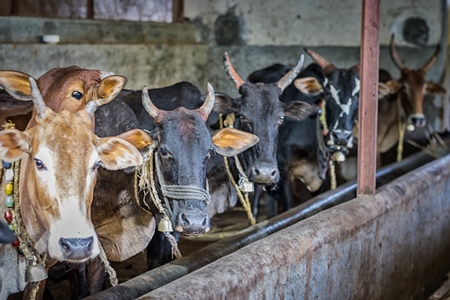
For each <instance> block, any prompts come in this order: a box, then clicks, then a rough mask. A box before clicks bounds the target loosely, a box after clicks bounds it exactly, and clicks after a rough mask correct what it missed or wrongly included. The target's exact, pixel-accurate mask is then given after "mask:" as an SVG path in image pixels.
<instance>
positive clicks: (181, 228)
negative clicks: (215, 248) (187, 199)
mask: <svg viewBox="0 0 450 300" xmlns="http://www.w3.org/2000/svg"><path fill="white" fill-rule="evenodd" d="M176 222H177V223H176V226H175V231H177V232H181V233H182V234H184V235H200V234H203V233H207V232H208V231H209V230H210V229H211V227H210V219H209V216H208V213H207V212H205V211H203V210H200V209H197V208H194V209H187V208H184V209H182V210H181V211H180V213H179V214H178V217H177V219H176Z"/></svg>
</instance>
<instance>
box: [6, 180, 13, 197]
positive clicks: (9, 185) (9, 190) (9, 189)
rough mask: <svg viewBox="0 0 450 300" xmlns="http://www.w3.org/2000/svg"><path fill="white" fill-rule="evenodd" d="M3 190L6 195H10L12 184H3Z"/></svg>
mask: <svg viewBox="0 0 450 300" xmlns="http://www.w3.org/2000/svg"><path fill="white" fill-rule="evenodd" d="M4 189H5V193H6V195H11V194H12V192H13V184H12V182H8V183H7V184H5V186H4Z"/></svg>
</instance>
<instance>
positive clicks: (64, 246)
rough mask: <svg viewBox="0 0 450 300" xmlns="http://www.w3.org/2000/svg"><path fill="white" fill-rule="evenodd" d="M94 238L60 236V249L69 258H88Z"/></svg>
mask: <svg viewBox="0 0 450 300" xmlns="http://www.w3.org/2000/svg"><path fill="white" fill-rule="evenodd" d="M93 242H94V238H93V237H92V236H91V237H88V238H60V239H59V246H60V247H61V251H62V253H63V254H64V256H65V257H66V259H69V260H83V259H86V258H89V257H90V256H91V253H92V249H93V247H94V243H93Z"/></svg>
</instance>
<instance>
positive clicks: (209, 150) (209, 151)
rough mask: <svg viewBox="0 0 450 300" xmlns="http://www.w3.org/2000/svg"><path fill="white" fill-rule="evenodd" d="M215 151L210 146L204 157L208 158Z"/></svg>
mask: <svg viewBox="0 0 450 300" xmlns="http://www.w3.org/2000/svg"><path fill="white" fill-rule="evenodd" d="M215 153H216V149H214V147H211V148H209V149H208V154H206V159H209V158H210V157H211V156H213V155H214V154H215Z"/></svg>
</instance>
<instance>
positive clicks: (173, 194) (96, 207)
mask: <svg viewBox="0 0 450 300" xmlns="http://www.w3.org/2000/svg"><path fill="white" fill-rule="evenodd" d="M189 85H191V84H189V83H182V84H178V85H176V86H171V87H167V88H165V90H166V92H165V93H164V92H163V93H161V94H160V97H159V98H156V99H155V100H154V102H155V104H153V102H152V100H150V97H149V94H148V92H147V90H146V89H144V91H143V92H142V93H136V95H139V97H140V98H141V99H142V100H141V106H140V109H139V107H138V105H137V103H135V102H133V101H131V102H130V99H131V98H133V97H131V98H130V99H127V101H128V102H130V103H134V104H135V106H134V107H133V108H134V109H135V110H136V111H139V112H140V111H144V110H145V111H146V112H147V113H146V114H140V115H138V116H136V115H135V114H134V113H133V111H132V109H131V108H130V106H128V105H127V104H126V103H125V102H124V101H122V100H119V99H115V100H114V101H113V102H112V103H111V104H110V105H107V106H105V107H104V108H103V109H102V110H98V111H97V113H96V116H95V117H96V118H95V119H96V124H95V132H96V133H97V134H99V135H101V136H109V135H112V134H116V133H120V132H124V131H128V130H131V129H136V128H142V129H144V130H146V131H147V132H148V136H147V140H146V143H143V144H142V147H140V150H141V151H142V153H143V155H144V157H147V162H146V163H145V164H147V163H148V162H149V161H152V162H153V165H154V170H155V171H154V175H153V177H154V180H155V189H156V191H157V194H158V197H159V198H160V199H163V200H162V201H161V202H162V203H161V205H162V206H158V205H155V203H154V202H153V201H152V200H151V197H150V196H149V193H151V187H150V186H147V188H148V191H141V192H139V193H138V194H136V191H135V188H136V185H137V182H136V180H137V178H136V177H135V176H134V174H133V172H132V171H133V170H124V171H117V172H110V171H106V170H102V169H100V170H99V176H98V181H97V185H96V187H95V191H94V201H93V205H92V208H91V210H92V219H93V223H94V226H95V228H96V231H97V234H98V236H99V240H100V241H101V244H102V246H103V248H104V249H105V252H106V254H107V256H108V258H109V259H110V260H113V261H122V260H125V259H127V258H128V257H130V256H132V255H135V254H137V253H139V252H141V251H142V250H143V249H145V247H146V246H147V245H148V244H149V242H150V239H151V238H152V236H153V234H154V231H155V225H154V221H153V223H152V220H153V217H152V215H153V216H154V217H155V218H156V219H157V220H158V221H160V220H161V219H162V220H163V222H162V224H166V225H167V223H164V221H165V217H166V216H167V217H168V218H169V223H170V225H169V227H166V228H165V229H164V231H165V232H164V233H162V234H165V235H167V234H169V232H170V231H171V230H172V229H170V227H172V228H173V230H174V232H175V233H177V234H180V233H181V234H185V235H198V234H202V233H205V232H208V231H209V229H210V226H211V225H210V216H209V214H208V212H209V211H208V208H207V206H208V205H207V204H208V203H209V202H210V200H211V202H212V203H214V201H215V199H211V197H210V194H209V189H210V186H211V184H209V183H208V181H207V179H206V175H207V168H206V164H207V162H208V161H209V160H210V159H211V157H214V156H215V155H214V153H215V152H217V153H218V154H220V155H224V156H234V155H237V154H238V153H239V152H241V151H244V150H245V149H247V148H248V147H251V146H253V145H254V144H255V143H257V141H258V138H257V137H256V136H254V135H252V134H249V133H246V132H242V131H239V130H236V129H230V128H224V129H221V130H218V131H215V132H213V133H211V132H210V131H209V129H208V128H207V126H206V120H207V118H208V115H209V114H210V112H211V110H212V108H213V105H214V91H213V89H212V87H211V86H210V85H209V87H208V94H207V96H206V100H205V101H204V102H203V100H202V98H200V99H199V101H202V102H201V103H197V104H200V105H198V106H197V107H199V108H197V109H195V110H189V109H187V108H185V107H182V106H181V105H180V104H181V103H183V102H184V101H188V100H189V99H193V98H195V97H194V96H193V95H192V94H191V93H189V92H186V90H183V88H184V87H186V86H188V87H189ZM190 88H193V90H195V87H193V86H192V85H191V87H190ZM180 90H181V91H184V92H185V94H184V97H183V93H179V92H180ZM158 91H161V89H158ZM151 92H153V91H151ZM130 93H132V92H131V91H130ZM175 94H176V95H179V96H180V97H179V98H178V99H177V100H174V101H172V102H171V101H170V100H172V96H173V95H175ZM194 94H195V93H194ZM183 99H185V100H183ZM167 103H172V104H171V105H169V106H167V105H166V104H167ZM155 105H157V106H159V107H168V108H169V109H170V107H172V109H171V110H163V109H159V108H157V107H156V106H155ZM165 105H166V106H165ZM137 117H139V119H140V120H138V118H137ZM142 124H144V126H142ZM121 137H122V138H124V139H127V136H124V135H122V136H121ZM151 154H153V156H151ZM217 156H219V155H217ZM153 157H154V161H153ZM149 175H150V173H149ZM142 176H143V175H142ZM135 196H137V197H138V199H136V197H135ZM213 206H217V205H216V204H213ZM149 212H151V213H152V215H151V214H149ZM157 223H158V224H159V222H157ZM158 229H161V227H160V226H158ZM158 237H159V238H160V237H161V235H159V234H157V239H158ZM153 246H159V247H161V245H159V244H158V243H154V244H150V245H149V249H148V250H150V251H148V253H150V254H151V253H155V252H158V249H152V247H153ZM157 259H158V258H157ZM149 260H150V261H151V262H152V261H154V260H155V258H154V257H149ZM150 264H151V263H150ZM99 267H101V264H100V263H99V262H98V260H97V261H96V262H93V263H92V265H91V266H90V267H89V268H88V276H91V278H89V280H88V284H89V287H88V289H89V291H86V290H83V291H82V294H81V295H80V292H78V295H77V296H78V297H79V296H82V297H83V296H86V295H87V294H89V293H90V294H93V293H95V292H97V291H99V290H100V289H101V288H102V286H103V284H102V282H104V279H105V276H104V272H101V271H99V270H100V269H101V268H99ZM72 273H74V274H71V275H73V276H74V277H73V280H74V281H75V282H77V281H78V282H84V280H85V279H86V275H85V274H86V271H85V266H79V267H78V268H74V269H73V271H72ZM83 278H84V279H83ZM76 287H77V288H79V285H77V286H76Z"/></svg>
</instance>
